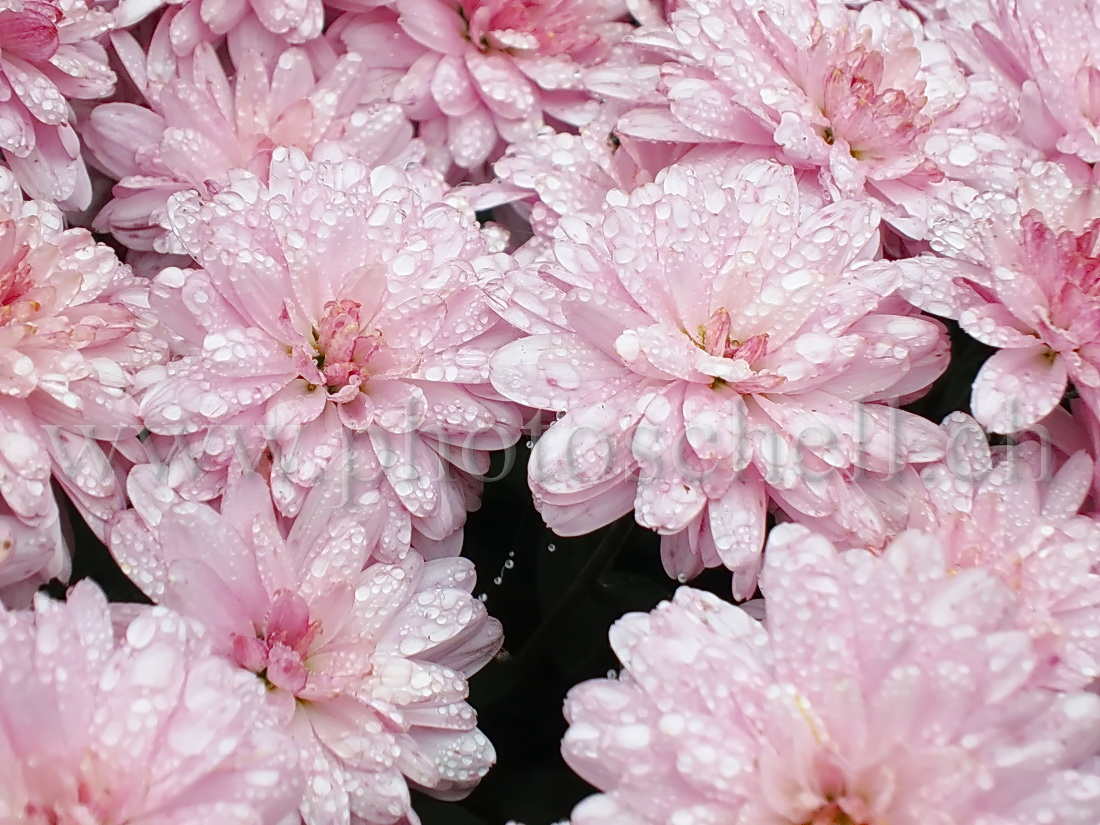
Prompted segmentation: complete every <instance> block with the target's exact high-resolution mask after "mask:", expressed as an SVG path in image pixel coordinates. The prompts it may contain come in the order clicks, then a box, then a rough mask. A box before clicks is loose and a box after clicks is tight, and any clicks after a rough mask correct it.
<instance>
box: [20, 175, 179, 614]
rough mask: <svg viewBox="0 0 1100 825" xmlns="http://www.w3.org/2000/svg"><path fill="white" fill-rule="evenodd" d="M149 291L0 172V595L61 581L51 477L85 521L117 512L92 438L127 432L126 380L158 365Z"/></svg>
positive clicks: (132, 418)
mask: <svg viewBox="0 0 1100 825" xmlns="http://www.w3.org/2000/svg"><path fill="white" fill-rule="evenodd" d="M147 293H148V285H147V284H146V283H144V282H141V281H138V280H137V279H134V278H133V277H132V276H131V275H130V272H129V270H128V269H127V268H126V267H125V266H123V265H122V264H120V263H119V262H118V260H117V258H115V255H114V253H113V252H112V251H111V250H110V248H108V247H106V246H103V245H101V244H96V243H95V241H94V240H93V239H92V236H91V235H90V234H88V232H87V231H85V230H83V229H69V230H66V229H64V219H63V218H62V215H61V213H60V212H59V211H58V210H57V209H56V207H54V206H53V204H48V203H43V202H41V201H24V200H23V197H22V195H21V193H20V192H19V187H18V186H17V185H16V183H15V180H14V179H13V177H12V175H11V173H10V172H9V171H8V170H6V169H3V168H0V465H2V468H3V471H2V472H0V495H2V496H3V499H4V502H5V504H4V506H3V507H2V508H0V534H2V537H0V588H8V587H9V586H11V585H15V584H17V583H18V582H19V581H21V580H25V579H31V580H33V583H32V581H28V582H27V583H26V584H27V586H28V587H33V586H34V585H37V584H41V583H42V582H44V581H47V580H49V579H51V578H54V577H60V578H65V577H66V576H67V574H68V558H67V554H66V552H65V549H64V544H63V540H62V535H61V531H60V528H59V523H58V518H59V514H58V505H57V501H56V499H55V496H54V491H53V489H52V488H51V486H50V481H51V478H53V479H54V480H56V481H58V482H59V483H60V484H61V485H62V486H63V487H64V488H65V490H66V491H67V492H68V493H69V494H70V496H72V497H73V499H74V501H75V502H76V503H77V505H78V506H79V507H80V508H81V509H82V510H84V511H85V512H87V513H88V514H89V516H90V517H91V518H93V519H105V518H110V516H111V515H113V514H114V513H115V512H117V511H118V510H119V509H120V508H121V507H123V506H124V503H125V496H124V493H123V490H122V489H121V488H120V487H119V485H118V484H117V482H116V478H115V475H114V473H113V472H111V468H110V466H109V465H108V464H107V462H106V458H105V456H104V453H103V451H102V450H101V448H100V447H99V445H98V444H97V439H101V440H103V439H106V440H111V439H114V438H115V437H116V436H118V434H119V432H120V431H121V430H125V429H127V428H129V430H130V431H131V432H135V431H136V428H137V425H138V419H137V404H136V402H135V401H134V399H133V398H132V397H131V395H130V389H131V384H132V375H133V373H134V372H135V371H136V370H137V369H138V368H140V367H144V366H146V365H148V364H151V363H154V362H157V361H160V360H162V359H163V356H164V344H163V342H161V341H160V340H159V339H158V338H157V337H156V336H155V335H154V334H153V333H152V332H151V331H150V328H151V327H152V322H151V321H150V320H149V318H148V302H147ZM9 595H10V594H9ZM23 595H24V596H26V595H29V593H28V592H24V594H23Z"/></svg>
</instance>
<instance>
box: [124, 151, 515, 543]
mask: <svg viewBox="0 0 1100 825" xmlns="http://www.w3.org/2000/svg"><path fill="white" fill-rule="evenodd" d="M265 177H266V180H263V179H260V178H258V177H257V176H256V175H254V174H252V173H250V172H244V171H240V172H235V173H233V175H232V176H231V177H230V182H229V183H228V185H226V186H225V188H223V189H221V191H218V192H217V193H216V194H213V195H211V196H209V197H208V198H204V196H202V195H200V194H199V193H198V192H190V193H185V194H182V195H177V196H175V197H174V198H173V201H172V203H171V205H170V207H169V221H170V223H171V224H172V227H173V231H174V232H175V233H176V235H177V237H178V239H179V241H180V242H181V243H182V244H183V246H184V248H185V249H186V250H187V251H188V253H189V254H190V255H191V256H192V257H194V259H195V260H196V261H198V262H199V264H201V265H202V266H203V267H204V269H203V270H201V271H186V272H185V271H181V270H177V269H170V270H166V271H165V272H163V273H161V275H160V276H158V278H157V279H156V282H155V284H154V287H153V290H154V299H153V300H154V305H155V308H156V310H157V312H158V313H159V314H160V317H161V318H162V320H163V321H164V323H165V325H166V326H167V327H168V328H170V329H171V330H172V331H173V332H174V333H175V334H176V335H178V336H181V339H182V341H181V343H180V344H179V348H180V350H181V351H183V352H185V353H186V354H185V355H184V356H183V357H181V358H179V359H177V360H175V361H173V362H171V363H169V364H168V365H167V367H163V368H155V369H152V370H149V371H147V372H146V373H145V374H143V377H142V381H143V384H144V386H145V387H146V390H145V394H144V396H143V397H142V400H141V413H142V416H143V419H144V422H145V424H146V426H147V427H148V428H149V429H150V430H151V431H152V432H154V433H160V434H164V435H180V434H195V438H196V439H198V440H200V441H201V440H202V439H203V437H204V436H203V434H204V432H205V431H207V430H209V429H210V428H214V427H223V429H224V428H230V429H232V428H236V431H237V432H238V433H240V437H241V438H242V439H247V438H249V437H251V435H250V434H255V433H262V435H263V437H264V438H270V439H271V440H272V441H273V443H274V444H275V445H276V446H277V447H278V448H279V450H280V451H281V456H282V457H283V458H285V459H286V461H285V462H281V463H280V464H279V467H278V468H277V473H276V475H278V474H279V473H282V475H281V476H280V478H279V479H273V481H272V487H273V490H274V492H275V495H276V503H277V504H278V505H279V507H280V509H281V510H282V511H283V512H284V513H287V514H293V512H295V511H296V509H297V507H298V506H299V504H300V501H301V497H302V496H303V495H304V493H305V490H306V489H307V488H308V487H309V486H311V485H312V484H314V483H315V482H316V480H317V478H318V477H319V475H320V474H321V473H323V472H324V470H325V469H326V467H328V466H329V462H330V459H332V457H333V456H334V455H337V454H339V455H338V456H337V457H338V459H339V461H341V462H345V465H344V468H345V469H347V463H349V462H350V465H351V471H352V472H354V473H356V474H359V475H358V477H359V478H360V479H365V478H367V476H371V477H373V478H376V479H377V481H378V483H379V484H383V485H385V486H387V487H388V488H389V489H391V490H392V491H393V492H394V493H396V495H397V497H398V498H399V500H400V504H401V506H400V507H399V508H398V509H397V511H396V512H392V513H391V519H392V521H391V529H393V530H394V531H398V530H401V529H404V530H406V531H407V530H408V529H409V524H410V520H411V523H412V526H413V527H414V528H415V529H416V530H418V531H419V532H420V533H422V534H423V535H425V536H426V537H427V538H429V539H433V540H442V539H445V538H447V537H449V536H451V535H452V534H454V533H455V531H456V530H458V529H460V528H461V526H462V524H463V522H464V519H465V512H466V509H467V501H466V489H465V486H466V482H465V481H463V480H461V479H459V478H457V476H462V475H464V474H466V473H475V474H476V473H484V472H485V470H486V469H488V460H489V456H488V451H489V450H492V449H499V448H501V447H502V446H507V445H509V444H511V443H513V442H514V441H515V439H516V438H518V434H519V423H520V420H519V412H518V410H517V408H516V407H515V406H514V405H513V404H511V403H507V402H504V401H502V400H499V396H497V395H496V393H495V392H494V391H493V389H492V387H491V386H490V385H489V383H488V369H489V368H488V362H489V357H490V355H492V353H494V352H496V350H497V349H498V348H499V347H500V345H501V344H502V343H504V342H506V341H508V340H511V339H512V338H513V337H514V332H513V331H511V330H510V329H509V328H508V327H507V326H506V325H504V324H503V323H502V322H501V321H500V319H499V318H498V317H497V316H496V315H495V314H494V313H493V312H492V311H491V310H490V308H489V305H488V299H487V298H486V296H485V293H484V290H485V287H486V285H487V284H490V283H492V282H494V281H495V280H498V279H499V269H498V267H499V261H498V260H497V258H496V257H494V256H492V255H490V254H489V247H488V245H487V243H488V242H487V237H488V235H487V233H486V232H484V231H483V230H481V229H480V228H479V227H478V224H477V222H476V221H475V220H474V219H473V216H472V215H471V214H466V213H465V212H463V211H462V210H461V209H459V208H457V207H455V206H450V205H448V204H446V203H444V202H443V200H444V190H443V187H442V185H441V183H440V180H439V178H438V176H433V175H431V174H430V173H428V172H426V171H425V170H414V171H413V172H410V173H406V172H402V171H399V170H397V169H394V168H391V167H385V166H380V167H376V168H374V169H373V170H371V169H368V168H367V167H366V166H365V165H364V164H362V163H360V162H357V161H341V162H334V163H327V162H321V163H313V162H310V161H308V160H307V159H306V157H305V156H304V155H303V154H302V153H301V152H300V151H298V150H287V149H286V148H283V147H280V148H277V149H275V150H274V152H273V153H272V161H271V167H270V172H269V174H268V175H267V176H265ZM233 458H234V450H233V449H232V445H230V447H229V448H227V449H226V450H225V451H224V456H223V459H224V462H229V461H231V460H232V459H233ZM402 526H403V527H402Z"/></svg>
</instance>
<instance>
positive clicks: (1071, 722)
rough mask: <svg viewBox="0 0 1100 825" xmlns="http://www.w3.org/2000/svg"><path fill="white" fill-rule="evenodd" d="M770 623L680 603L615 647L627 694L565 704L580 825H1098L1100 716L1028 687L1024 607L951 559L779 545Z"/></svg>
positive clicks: (806, 537) (695, 601) (719, 607)
mask: <svg viewBox="0 0 1100 825" xmlns="http://www.w3.org/2000/svg"><path fill="white" fill-rule="evenodd" d="M766 559H767V562H766V569H765V571H764V575H763V584H762V587H763V590H764V594H765V610H766V617H765V618H764V620H763V622H758V621H757V620H755V619H753V618H750V616H749V615H748V614H747V613H745V612H744V611H743V610H741V609H740V608H737V607H734V606H732V605H729V604H726V603H724V602H722V601H721V600H719V599H717V598H715V597H714V596H712V595H710V594H708V593H704V592H699V591H694V590H690V589H688V588H681V589H680V590H678V591H677V593H676V596H675V598H674V599H673V601H672V602H664V603H662V604H660V605H659V606H658V607H657V609H656V610H654V611H653V612H652V613H650V614H639V613H634V614H629V615H627V616H625V617H624V618H623V619H621V620H620V621H619V622H618V623H617V624H616V625H615V626H614V627H613V628H612V630H611V634H610V635H611V642H612V647H613V648H614V649H615V652H616V654H617V655H618V657H619V659H620V660H621V661H622V663H623V673H622V674H621V675H620V676H619V678H618V679H599V680H595V681H592V682H587V683H585V684H582V685H580V686H578V687H576V688H574V689H573V690H572V691H571V692H570V694H569V697H568V699H567V700H566V709H565V712H566V718H567V719H568V720H569V722H570V727H569V730H568V732H567V733H566V735H565V739H564V741H563V743H562V753H563V754H564V756H565V758H566V761H567V762H569V764H570V766H571V767H573V769H574V770H576V771H577V772H578V773H579V774H580V775H581V776H582V777H583V778H585V779H586V780H588V781H589V782H591V783H592V784H594V785H595V786H596V787H597V788H599V789H600V790H601V791H603V794H602V795H599V796H595V797H591V798H589V799H588V800H586V801H584V802H582V803H581V804H580V805H579V806H577V808H576V809H575V810H574V812H573V817H572V822H573V823H574V825H595V823H615V825H643V824H644V823H666V822H679V821H684V822H731V823H761V824H763V823H767V824H768V825H827V824H828V825H834V824H838V823H866V824H867V825H871V824H872V823H873V825H885V823H890V825H919V823H927V822H938V823H943V825H964V824H965V825H994V824H996V825H1003V824H1004V823H1020V825H1024V823H1032V822H1058V823H1061V825H1071V824H1072V825H1086V823H1090V822H1094V821H1095V820H1096V817H1097V815H1098V814H1100V782H1098V777H1097V776H1096V770H1097V767H1096V765H1095V764H1090V763H1085V764H1082V763H1083V762H1085V759H1086V758H1087V757H1088V756H1089V755H1090V754H1091V752H1092V750H1093V748H1094V743H1095V741H1096V737H1097V734H1098V732H1100V699H1098V698H1097V696H1095V695H1094V694H1092V693H1086V692H1066V693H1055V692H1053V691H1047V690H1044V689H1041V688H1037V687H1035V686H1034V685H1033V683H1031V682H1030V681H1029V677H1030V675H1031V673H1032V671H1033V669H1034V668H1035V666H1036V653H1035V652H1034V651H1033V649H1032V646H1031V643H1030V640H1029V639H1028V637H1027V635H1026V634H1024V633H1021V632H1020V631H1017V630H1015V629H1014V628H1013V612H1014V603H1013V597H1012V594H1011V593H1010V592H1009V591H1008V590H1006V589H1005V588H1004V587H1003V586H1002V585H1001V584H1000V582H998V581H997V579H996V578H995V577H993V576H990V575H989V574H988V573H986V572H985V571H981V570H970V571H964V572H960V573H958V574H957V575H954V576H952V575H951V574H950V571H949V569H948V566H947V564H946V563H945V562H944V559H943V556H942V552H941V550H940V548H939V546H938V543H937V542H936V540H935V539H934V538H933V537H931V536H926V535H922V534H920V533H915V532H913V533H906V534H905V535H904V536H902V537H900V538H898V539H897V540H895V542H894V543H893V544H891V546H890V547H889V548H887V550H886V553H885V555H884V556H883V557H881V558H879V557H876V556H874V555H872V554H870V553H866V552H858V551H852V552H849V553H845V554H837V553H836V551H835V550H834V549H833V547H832V545H830V544H829V542H827V541H826V540H824V539H823V538H821V537H818V536H814V535H813V534H811V533H810V532H809V531H807V530H806V529H805V528H803V527H799V526H796V525H782V526H780V527H777V528H775V530H774V531H773V533H772V537H771V540H770V542H769V546H768V551H767V554H766Z"/></svg>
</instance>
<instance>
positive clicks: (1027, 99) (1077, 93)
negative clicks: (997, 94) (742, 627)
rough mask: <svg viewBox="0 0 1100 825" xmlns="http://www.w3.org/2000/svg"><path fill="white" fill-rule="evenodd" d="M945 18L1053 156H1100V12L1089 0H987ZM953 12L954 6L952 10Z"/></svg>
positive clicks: (1037, 143)
mask: <svg viewBox="0 0 1100 825" xmlns="http://www.w3.org/2000/svg"><path fill="white" fill-rule="evenodd" d="M969 5H970V8H969V9H968V13H967V14H965V15H963V16H961V19H960V16H959V15H956V14H954V13H948V14H946V15H944V19H943V21H942V23H941V25H942V26H943V27H944V28H945V30H946V31H947V33H948V35H949V36H951V37H953V38H954V39H955V40H957V41H958V42H959V43H960V45H961V47H962V48H965V49H967V50H968V51H971V52H972V53H974V55H975V56H976V57H979V58H984V65H981V69H982V70H983V71H984V72H985V73H988V74H992V75H994V76H995V77H996V79H997V81H998V83H999V84H1000V85H1001V86H1002V87H1004V88H1006V89H1008V90H1011V92H1012V94H1013V96H1014V97H1015V101H1014V102H1015V103H1016V106H1017V107H1018V112H1019V118H1018V121H1017V125H1016V132H1017V134H1018V136H1019V137H1020V138H1022V139H1023V140H1025V141H1027V142H1028V143H1029V144H1030V145H1032V146H1034V147H1035V148H1037V149H1039V150H1040V151H1042V152H1043V153H1044V154H1045V155H1046V156H1047V157H1048V158H1050V159H1051V160H1060V159H1064V156H1065V155H1072V156H1076V158H1079V159H1080V160H1082V161H1084V162H1085V163H1090V164H1091V163H1096V162H1097V161H1100V125H1098V123H1100V16H1098V15H1097V9H1096V6H1095V4H1093V3H1091V2H1088V0H1071V2H1066V3H1058V4H1056V5H1053V4H1050V3H1045V2H1042V0H1019V1H1018V2H1006V1H1005V0H985V1H984V2H977V3H973V4H969ZM951 11H952V12H953V9H952V10H951Z"/></svg>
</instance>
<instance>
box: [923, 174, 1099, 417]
mask: <svg viewBox="0 0 1100 825" xmlns="http://www.w3.org/2000/svg"><path fill="white" fill-rule="evenodd" d="M1021 181H1022V182H1021V184H1020V188H1019V192H1018V194H1017V197H1016V198H1015V199H1010V198H1007V197H1005V196H1003V195H999V194H996V193H990V194H988V195H986V196H984V197H981V198H978V199H976V200H975V201H974V202H973V203H972V204H970V206H969V208H968V209H967V210H966V211H964V212H960V213H958V214H956V215H955V216H953V217H952V219H950V220H944V221H941V222H940V223H939V224H938V225H937V227H936V228H935V230H934V237H933V239H932V246H933V248H934V249H936V250H937V251H938V252H940V253H942V254H944V255H947V256H949V259H948V260H940V259H936V258H933V257H931V256H924V257H923V258H921V259H918V260H915V261H912V262H908V263H906V264H904V268H905V271H906V275H907V277H906V292H907V295H908V296H909V297H910V300H912V301H913V302H914V303H915V304H917V305H918V306H920V307H922V308H923V309H925V310H927V311H929V312H934V313H936V314H938V315H945V316H947V317H952V318H957V319H958V321H959V324H960V325H961V326H962V328H963V329H965V330H966V331H967V332H968V333H969V334H970V335H972V336H973V337H975V338H977V339H978V340H979V341H981V342H983V343H985V344H988V345H990V346H994V347H997V348H999V349H1000V352H997V353H996V354H994V355H993V356H992V357H991V358H990V359H989V360H988V361H986V363H985V365H984V366H983V367H982V369H981V371H980V372H979V373H978V376H977V378H976V379H975V380H974V389H973V394H972V397H971V402H970V403H971V409H972V410H973V413H974V417H975V418H976V419H978V421H979V422H981V424H982V425H983V426H985V427H987V428H988V429H990V430H992V431H994V432H998V433H1011V432H1016V431H1018V430H1022V429H1025V428H1027V427H1030V426H1031V425H1032V424H1034V423H1035V422H1037V421H1039V419H1041V418H1043V417H1044V416H1046V415H1047V414H1048V413H1050V412H1051V411H1052V410H1053V409H1054V408H1055V406H1057V405H1058V403H1059V401H1061V399H1062V396H1063V395H1064V394H1065V391H1066V385H1067V382H1068V381H1070V380H1072V381H1073V383H1074V384H1075V385H1076V387H1077V389H1078V390H1079V391H1080V393H1081V395H1082V397H1083V398H1085V400H1086V401H1088V402H1089V403H1090V404H1092V405H1093V407H1094V409H1100V395H1098V393H1100V246H1098V241H1097V239H1098V237H1100V235H1098V233H1100V203H1098V202H1097V201H1096V198H1095V195H1094V189H1093V185H1092V183H1091V182H1078V181H1077V180H1075V179H1073V178H1071V177H1070V176H1069V175H1068V174H1067V171H1066V170H1065V169H1064V168H1063V167H1060V166H1058V165H1055V164H1049V163H1042V164H1037V165H1036V166H1035V167H1034V168H1032V169H1030V170H1027V172H1026V173H1025V174H1024V175H1023V176H1022V178H1021Z"/></svg>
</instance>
